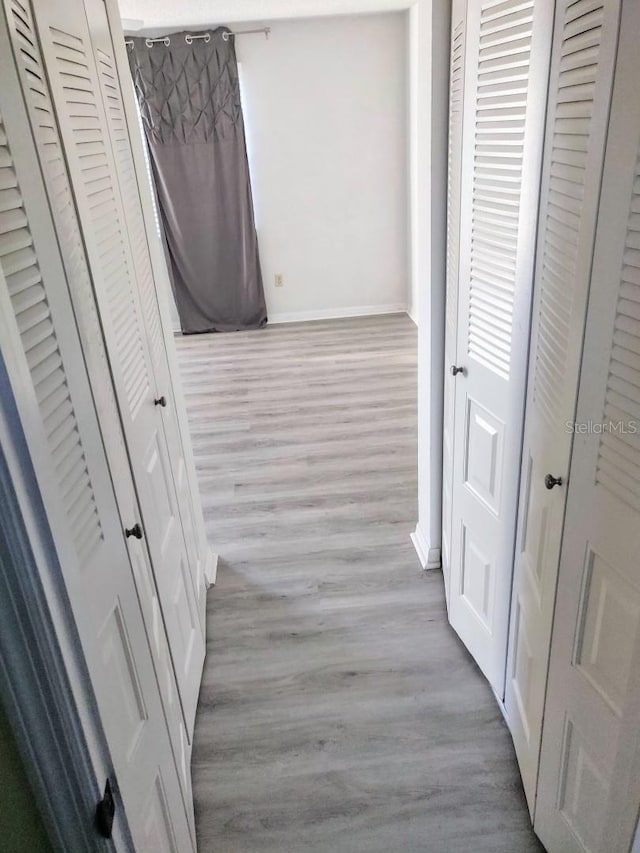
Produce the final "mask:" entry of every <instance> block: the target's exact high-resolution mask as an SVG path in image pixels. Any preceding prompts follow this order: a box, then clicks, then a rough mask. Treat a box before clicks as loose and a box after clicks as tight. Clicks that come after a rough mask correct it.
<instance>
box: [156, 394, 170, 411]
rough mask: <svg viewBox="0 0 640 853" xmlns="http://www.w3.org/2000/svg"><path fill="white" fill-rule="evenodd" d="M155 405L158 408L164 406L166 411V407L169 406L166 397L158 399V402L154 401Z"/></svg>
mask: <svg viewBox="0 0 640 853" xmlns="http://www.w3.org/2000/svg"><path fill="white" fill-rule="evenodd" d="M153 403H154V405H156V406H162V408H163V409H164V407H165V406H166V405H167V398H166V397H165V396H162V397H158V398H157V399H156V400H154V401H153Z"/></svg>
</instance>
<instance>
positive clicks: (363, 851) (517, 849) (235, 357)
mask: <svg viewBox="0 0 640 853" xmlns="http://www.w3.org/2000/svg"><path fill="white" fill-rule="evenodd" d="M176 343H177V347H178V355H179V360H180V365H181V371H182V376H183V384H184V392H185V397H186V402H187V408H188V412H189V419H190V424H191V429H192V440H193V447H194V453H195V459H196V465H197V468H198V475H199V480H200V487H201V492H202V498H203V505H204V513H205V521H206V524H207V527H208V533H209V538H210V541H211V542H212V543H213V544H214V545H215V547H216V548H217V549H218V551H219V553H220V557H221V559H220V564H219V569H218V582H217V585H216V587H215V589H213V590H211V591H210V593H209V600H208V629H207V636H208V654H207V659H206V661H205V669H204V678H203V683H202V689H201V693H200V704H199V710H198V717H197V721H196V733H195V743H194V757H193V784H194V794H195V803H196V824H197V832H198V843H199V849H200V851H201V853H263V851H268V852H269V853H307V851H309V853H391V851H394V853H395V851H398V852H400V851H429V853H469V851H473V853H531V851H539V850H541V849H542V848H541V847H540V846H539V844H538V843H537V841H536V839H535V838H534V836H533V833H532V831H531V829H530V825H529V816H528V813H527V809H526V805H525V801H524V797H523V794H522V791H521V786H520V780H519V775H518V771H517V766H516V762H515V757H514V754H513V748H512V745H511V739H510V736H509V733H508V731H507V728H506V725H505V724H504V722H503V720H502V717H501V715H500V711H499V709H498V707H497V705H496V702H495V700H494V698H493V696H492V694H491V691H490V689H489V687H488V685H487V683H486V682H485V680H484V679H483V677H482V676H481V675H480V673H479V671H478V670H477V669H476V667H475V664H474V663H473V662H472V660H471V658H470V656H469V655H468V654H467V653H466V651H465V649H464V648H463V647H462V645H461V643H460V642H459V641H458V640H457V638H456V636H455V634H454V633H453V631H452V630H451V629H450V628H449V626H448V624H447V620H446V613H445V608H444V598H443V588H442V575H441V573H440V572H439V571H434V572H429V573H425V572H423V571H422V570H421V568H420V565H419V563H418V560H417V557H416V554H415V551H414V549H413V546H412V544H411V542H410V539H409V534H410V532H411V531H412V530H413V528H414V526H415V520H416V512H417V506H416V503H417V471H416V461H417V460H416V422H417V418H416V405H415V399H416V354H417V353H416V350H417V330H416V328H415V326H414V324H413V323H412V322H411V320H410V319H409V318H408V317H407V316H405V315H390V316H382V317H370V318H357V319H350V320H332V321H321V322H316V323H300V324H291V325H281V326H268V327H267V328H266V329H263V330H260V331H256V332H241V333H233V334H226V335H222V334H221V335H200V336H188V337H178V338H177V339H176Z"/></svg>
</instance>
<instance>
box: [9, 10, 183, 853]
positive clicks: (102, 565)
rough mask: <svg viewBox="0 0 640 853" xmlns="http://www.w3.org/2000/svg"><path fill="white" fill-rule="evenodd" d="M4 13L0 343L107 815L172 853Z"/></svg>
mask: <svg viewBox="0 0 640 853" xmlns="http://www.w3.org/2000/svg"><path fill="white" fill-rule="evenodd" d="M5 8H7V12H8V13H9V14H10V15H11V16H12V17H13V18H14V23H15V28H16V29H17V30H18V31H19V32H20V34H21V43H22V49H24V50H25V51H26V52H27V53H29V52H31V51H32V50H33V51H35V49H36V48H35V42H33V40H32V32H31V31H30V30H29V26H28V14H27V12H26V10H25V6H24V3H21V2H19V0H13V2H12V3H11V4H10V6H9V7H2V6H0V70H1V73H2V82H3V85H2V88H1V90H0V347H1V348H2V355H3V360H4V362H5V364H6V366H7V370H8V373H9V379H10V382H11V385H12V390H13V394H14V396H15V399H16V403H17V406H18V411H19V415H20V418H21V421H22V426H23V430H24V432H25V437H26V441H27V446H28V449H29V453H30V455H31V459H32V462H33V466H34V471H35V474H36V477H37V481H38V486H39V489H40V493H41V496H42V501H43V505H44V509H45V512H46V514H47V518H48V521H49V526H50V529H51V533H52V536H53V542H54V546H55V548H56V553H57V556H58V559H59V563H60V567H61V571H62V576H63V578H64V583H65V589H66V592H67V594H68V596H69V600H70V604H71V607H72V609H73V613H74V617H75V620H76V625H77V630H78V635H79V639H80V642H81V645H82V649H83V651H84V655H85V658H86V661H87V666H88V670H89V673H90V677H91V683H92V687H93V691H94V693H95V697H96V702H97V706H98V710H99V713H100V717H101V720H102V724H103V726H104V731H105V736H106V739H107V744H108V748H109V752H110V755H111V760H112V762H113V769H114V773H115V777H116V779H117V781H116V779H112V780H111V782H112V785H115V790H116V791H119V792H120V795H121V797H122V801H120V797H118V804H119V805H118V811H117V812H116V820H120V819H121V817H120V815H121V812H120V811H119V809H120V808H122V804H124V809H125V811H126V815H127V820H128V825H129V828H130V830H131V833H132V835H133V839H134V843H135V844H136V847H137V849H138V850H152V849H154V850H155V849H157V850H168V851H174V853H178V851H180V853H181V851H183V850H185V851H188V850H192V849H194V845H193V843H192V839H191V837H190V833H189V824H188V818H187V814H186V812H185V807H184V800H183V797H182V794H181V791H180V785H179V781H178V773H177V772H176V765H175V761H174V757H173V755H172V750H171V744H170V740H169V736H168V732H167V727H166V722H165V717H164V712H163V707H162V702H161V698H160V694H159V691H158V686H157V682H156V677H155V673H154V668H153V664H152V658H151V654H150V650H149V644H148V639H147V635H146V632H145V627H144V620H143V616H142V612H141V610H140V605H139V602H138V596H137V591H136V585H135V582H134V574H133V572H132V569H131V564H130V561H129V555H128V553H127V547H126V544H125V539H124V535H123V530H122V526H121V523H120V518H119V516H118V510H117V505H116V501H115V496H114V493H113V489H112V483H111V478H110V472H109V468H108V465H107V461H106V458H105V455H104V451H103V445H102V440H101V435H100V430H99V424H98V419H97V416H96V411H95V409H94V402H93V398H92V394H91V389H90V385H89V379H88V376H87V373H86V370H85V363H84V359H83V354H82V349H81V347H80V342H79V339H78V335H77V330H76V327H75V323H74V317H73V311H72V308H71V304H70V301H69V294H68V289H67V283H66V280H65V273H64V269H63V266H62V263H61V259H60V255H59V252H58V245H57V242H56V235H55V232H54V230H53V225H52V222H51V218H50V217H51V214H50V210H49V207H48V204H47V197H46V195H45V192H44V187H43V184H42V179H41V176H40V172H39V169H38V159H37V156H36V152H35V149H34V147H33V144H32V141H31V135H30V130H29V123H28V118H27V114H26V110H25V109H24V104H23V102H22V100H21V97H20V87H19V82H18V78H17V74H16V71H15V67H14V65H13V56H12V51H11V45H10V42H9V39H8V34H7V27H6V20H5ZM46 547H49V546H48V544H47V546H46ZM92 820H93V816H92V815H87V821H92ZM96 841H97V844H98V838H97V836H96Z"/></svg>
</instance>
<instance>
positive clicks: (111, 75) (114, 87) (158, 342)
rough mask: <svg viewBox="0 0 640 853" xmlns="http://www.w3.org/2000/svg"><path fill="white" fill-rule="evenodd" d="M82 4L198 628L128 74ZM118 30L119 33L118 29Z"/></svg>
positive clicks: (201, 591)
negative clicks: (121, 72) (128, 105)
mask: <svg viewBox="0 0 640 853" xmlns="http://www.w3.org/2000/svg"><path fill="white" fill-rule="evenodd" d="M84 6H85V10H86V13H87V21H88V24H89V32H90V35H91V45H92V49H93V55H94V59H95V64H96V68H97V71H98V76H99V80H100V91H101V93H102V98H103V104H104V108H105V114H106V118H107V126H108V129H109V134H110V139H111V145H112V148H113V152H114V157H115V162H116V166H117V177H118V183H119V189H120V197H121V199H122V208H123V213H124V218H125V222H126V226H127V233H128V235H129V246H130V250H131V259H132V261H133V265H134V272H135V278H136V281H137V285H138V292H139V297H140V307H141V311H142V321H143V329H144V331H145V333H146V338H147V347H148V351H149V357H150V360H151V365H152V368H153V374H154V377H155V383H156V388H157V389H158V395H159V396H160V397H163V398H164V400H165V402H166V405H165V406H162V407H161V408H160V410H159V412H160V415H161V417H162V424H163V428H164V435H165V439H166V442H167V447H168V451H169V452H168V459H169V464H170V465H171V471H172V474H173V482H174V485H175V490H176V493H177V495H178V509H179V513H180V519H181V522H182V527H183V531H184V542H185V546H186V550H187V557H188V564H189V568H190V572H191V579H192V584H193V588H194V592H195V595H196V600H197V603H198V615H199V619H200V624H201V628H202V632H203V634H204V620H205V607H206V601H205V593H206V589H205V585H204V576H203V566H202V564H201V560H200V558H201V557H202V553H199V552H203V551H204V550H205V548H206V543H199V542H198V541H197V539H196V532H197V528H198V525H197V524H196V523H195V517H194V516H195V509H194V507H193V504H192V498H191V491H190V489H189V483H188V480H187V470H186V464H185V459H184V454H183V450H182V442H181V439H180V430H179V427H178V419H177V413H176V401H175V397H174V392H173V388H172V386H173V382H172V380H171V376H170V373H169V365H168V362H167V352H166V348H165V339H164V335H163V330H162V321H161V319H160V311H159V308H158V302H157V296H156V289H155V283H154V279H153V270H152V267H151V258H150V255H149V246H148V244H147V234H146V230H145V223H144V218H143V215H142V207H141V203H140V195H139V191H138V184H137V179H136V172H135V167H134V162H133V154H132V150H131V141H130V138H129V132H130V129H129V127H128V126H127V118H126V115H125V110H124V105H123V93H122V91H121V87H122V86H124V85H127V86H129V87H131V85H132V83H131V74H130V71H129V68H128V66H127V68H126V72H127V78H126V79H125V80H122V81H121V80H119V77H118V69H117V67H116V61H115V56H114V48H113V43H112V38H113V34H112V33H111V32H110V28H109V21H108V18H107V14H106V10H105V4H104V0H84ZM118 35H120V36H121V34H120V33H118ZM133 132H134V133H138V132H139V128H138V126H137V125H136V126H135V127H134V128H133ZM170 343H172V341H170ZM203 545H204V547H203Z"/></svg>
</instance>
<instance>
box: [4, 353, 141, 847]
mask: <svg viewBox="0 0 640 853" xmlns="http://www.w3.org/2000/svg"><path fill="white" fill-rule="evenodd" d="M0 504H1V505H2V507H3V511H2V513H0V626H1V628H0V704H2V706H3V708H4V710H5V712H6V714H7V718H8V720H9V724H10V727H11V729H12V732H13V734H14V737H15V740H16V743H17V746H18V751H19V753H20V756H21V758H22V761H23V764H24V767H25V772H26V774H27V777H28V779H29V782H30V785H31V787H32V790H33V793H34V798H35V801H36V804H37V806H38V808H39V810H40V812H41V815H42V818H43V823H44V826H45V830H46V832H47V835H48V836H49V839H50V841H51V844H52V846H53V848H54V849H55V850H60V851H68V853H76V851H77V853H82V851H85V850H96V851H126V850H130V849H131V842H130V838H129V833H128V828H127V823H126V817H125V813H124V809H123V808H122V806H121V804H120V803H119V801H118V796H117V792H116V809H117V810H118V812H119V815H118V820H117V821H116V822H115V823H114V837H113V839H112V840H111V841H107V840H106V839H105V840H102V839H101V838H100V836H99V835H98V834H97V832H96V830H95V828H94V826H93V815H94V813H95V807H96V804H97V802H98V801H99V800H100V799H101V797H102V791H103V788H104V784H105V781H106V779H107V778H108V777H111V778H112V779H113V772H112V762H111V758H110V755H109V750H108V747H107V742H106V738H105V734H104V730H103V728H102V724H101V722H100V718H99V716H98V712H97V707H96V702H95V698H94V695H93V691H92V689H91V685H90V681H89V672H88V668H87V664H86V660H85V658H84V654H83V652H82V649H81V646H80V640H79V637H78V634H77V630H76V626H75V620H74V617H73V613H72V610H71V606H70V603H69V600H68V598H67V595H66V589H65V585H64V579H63V576H62V571H61V568H60V565H59V563H58V559H57V555H56V550H55V546H54V543H53V537H52V535H51V531H50V529H49V525H48V522H47V519H46V516H45V511H44V507H43V505H42V502H41V500H40V491H39V488H38V485H37V481H36V476H35V472H34V470H33V466H32V462H31V457H30V455H29V451H28V449H27V444H26V439H25V436H24V433H23V431H22V426H21V422H20V418H19V415H18V410H17V407H16V404H15V399H14V396H13V392H12V389H11V385H10V382H9V377H8V373H7V370H6V366H5V362H4V360H3V357H2V354H1V353H0ZM52 746H53V747H54V748H53V749H52Z"/></svg>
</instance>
